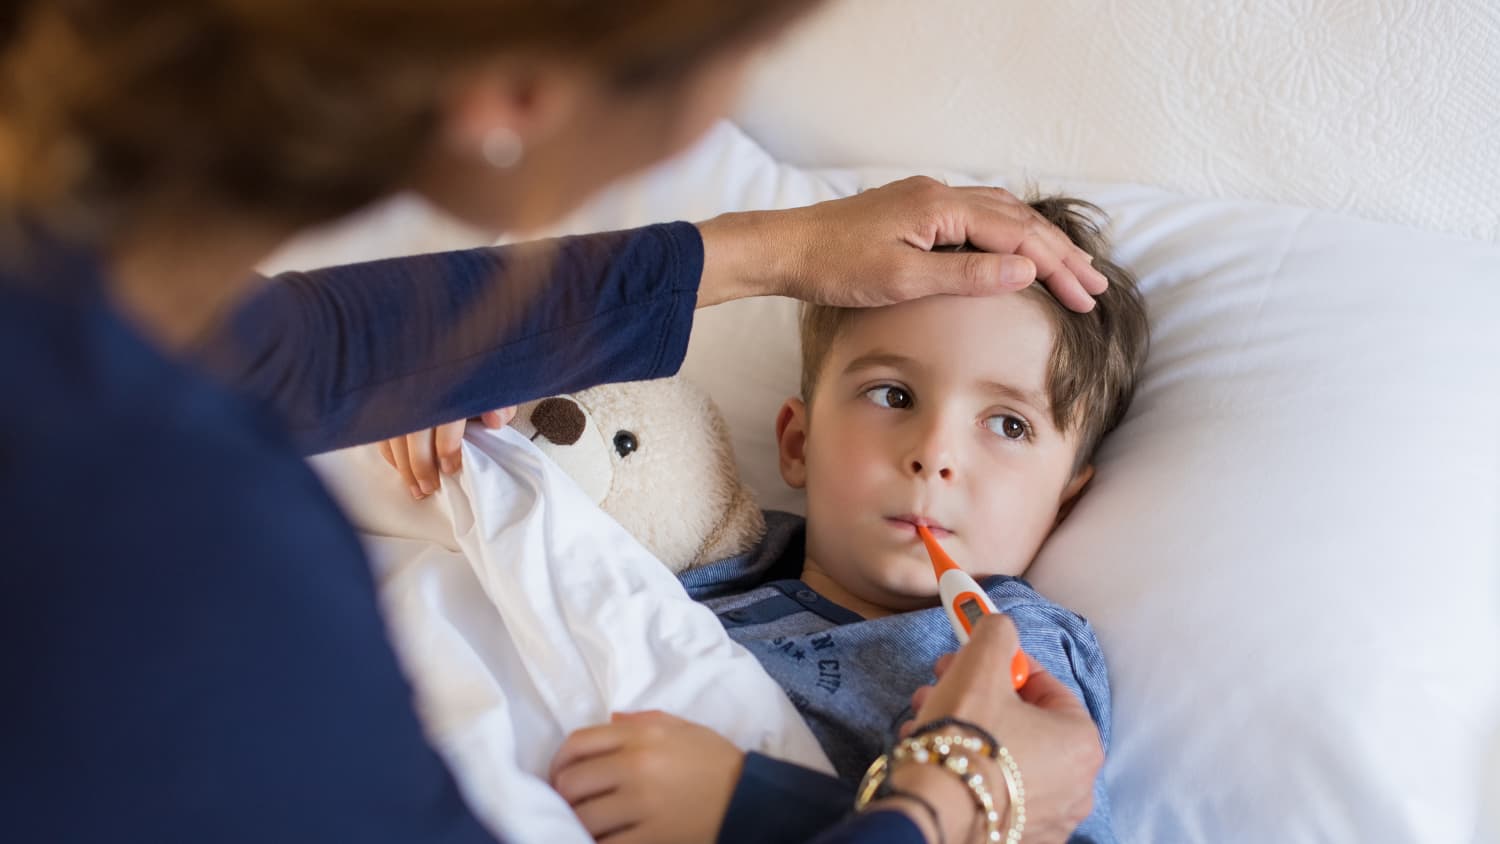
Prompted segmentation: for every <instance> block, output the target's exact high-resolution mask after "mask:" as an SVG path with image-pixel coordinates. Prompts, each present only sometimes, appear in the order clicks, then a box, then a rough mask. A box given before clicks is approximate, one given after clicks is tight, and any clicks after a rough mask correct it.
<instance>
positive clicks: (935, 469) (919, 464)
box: [910, 458, 953, 481]
mask: <svg viewBox="0 0 1500 844" xmlns="http://www.w3.org/2000/svg"><path fill="white" fill-rule="evenodd" d="M948 462H949V461H946V460H942V459H932V458H928V459H927V460H926V461H925V462H924V461H923V460H920V459H917V458H913V459H912V461H911V463H910V468H911V473H912V474H913V475H916V476H917V477H919V478H920V477H924V476H927V475H937V476H938V477H939V478H941V479H943V480H945V481H946V480H948V479H949V478H951V477H953V469H952V468H951V467H950V466H948Z"/></svg>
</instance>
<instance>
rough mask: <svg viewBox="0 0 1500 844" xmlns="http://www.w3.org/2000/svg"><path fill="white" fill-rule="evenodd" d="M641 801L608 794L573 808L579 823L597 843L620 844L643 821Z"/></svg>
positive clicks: (616, 794) (617, 794)
mask: <svg viewBox="0 0 1500 844" xmlns="http://www.w3.org/2000/svg"><path fill="white" fill-rule="evenodd" d="M641 808H642V807H641V801H640V800H637V799H634V798H632V797H628V796H626V795H622V794H619V793H618V792H616V793H614V794H606V795H604V796H602V797H595V798H594V799H592V800H587V801H584V802H583V803H582V804H580V805H577V806H574V807H573V814H574V815H577V816H578V822H579V823H581V824H583V828H584V829H587V830H588V831H589V834H590V835H592V836H594V840H595V841H599V842H603V841H606V840H607V841H611V842H618V841H621V840H628V839H627V838H623V836H626V835H628V834H629V833H630V831H631V830H632V829H634V828H636V826H637V825H638V824H640V822H641V821H642V820H643V818H642V817H641Z"/></svg>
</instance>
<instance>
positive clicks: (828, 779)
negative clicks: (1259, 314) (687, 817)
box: [718, 752, 854, 844]
mask: <svg viewBox="0 0 1500 844" xmlns="http://www.w3.org/2000/svg"><path fill="white" fill-rule="evenodd" d="M853 805H854V792H853V791H851V790H850V789H849V787H848V786H846V785H844V784H843V783H842V782H840V781H839V779H838V778H837V777H832V776H829V775H828V774H823V773H819V772H817V771H814V770H811V769H808V768H804V767H802V766H801V765H795V764H793V763H791V762H785V761H782V760H780V759H772V758H771V757H769V756H762V755H761V754H759V753H753V752H752V753H746V754H745V765H744V768H742V769H741V771H740V779H739V782H737V783H735V786H734V794H733V795H732V796H731V797H730V798H729V808H728V809H727V810H725V812H724V823H723V825H722V826H720V827H719V837H718V842H719V844H754V842H763V841H772V842H779V841H808V840H810V839H812V838H813V837H814V836H816V835H817V834H818V833H819V832H822V831H823V830H825V829H828V828H829V827H832V826H833V825H834V824H836V823H838V822H839V821H840V820H841V819H843V817H844V816H845V815H848V814H849V812H850V809H851V807H853Z"/></svg>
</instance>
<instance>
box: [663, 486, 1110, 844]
mask: <svg viewBox="0 0 1500 844" xmlns="http://www.w3.org/2000/svg"><path fill="white" fill-rule="evenodd" d="M766 527H767V531H766V535H765V537H764V538H763V539H762V540H761V542H760V543H759V544H758V545H757V546H756V547H755V548H753V549H751V550H750V551H748V552H746V553H745V554H742V555H740V556H737V557H732V558H730V559H727V560H721V561H718V562H716V563H712V564H710V565H707V566H703V567H701V568H697V569H691V570H689V571H687V572H684V573H683V574H682V581H683V584H684V585H685V586H686V587H687V589H688V593H689V594H691V595H692V596H693V597H695V598H697V599H699V600H701V601H703V602H704V603H705V604H707V605H708V606H709V608H711V609H712V610H713V611H714V612H715V613H716V614H717V615H718V616H719V620H720V621H721V622H723V624H724V626H725V628H726V629H728V631H729V635H730V636H731V637H732V638H734V639H735V641H737V642H739V643H740V644H741V645H744V646H745V647H746V648H747V649H749V650H750V652H751V653H753V654H755V656H756V658H757V659H759V660H760V663H761V665H763V666H764V667H765V669H766V671H768V672H769V673H770V674H771V676H772V677H774V678H775V679H776V681H777V682H778V683H780V684H781V686H782V688H784V689H785V690H786V692H787V695H788V696H789V697H790V698H791V700H792V702H793V703H794V704H796V706H797V709H798V711H800V712H801V713H802V716H803V717H804V718H805V719H806V720H807V723H808V725H809V726H810V727H811V728H812V730H813V733H814V734H815V735H816V736H817V737H818V741H819V743H820V744H822V746H823V750H824V751H825V752H827V754H828V757H829V759H830V760H831V761H832V762H833V764H834V768H835V769H836V770H837V771H838V778H839V780H840V781H841V785H842V787H841V788H835V787H833V786H832V785H831V784H827V783H819V782H817V779H818V778H817V777H816V776H806V775H804V774H801V773H798V774H790V773H787V770H786V769H788V768H792V767H793V766H790V765H778V764H777V763H776V762H774V761H773V760H767V759H765V758H764V757H757V756H753V755H752V757H751V758H750V759H749V760H747V763H746V773H745V775H744V776H742V778H741V782H740V785H739V787H738V789H737V792H736V794H735V797H734V801H733V803H732V804H731V807H730V812H729V816H728V817H727V818H726V822H725V824H724V828H723V830H722V831H721V839H720V840H721V841H724V840H756V839H760V840H765V839H764V838H761V833H762V831H763V829H762V826H763V825H762V823H761V822H760V821H759V820H757V819H758V818H760V817H763V816H765V815H767V814H772V813H771V812H769V811H768V810H767V806H766V805H765V804H771V803H779V804H781V805H780V810H779V811H780V817H781V820H780V821H779V822H780V823H784V824H788V825H792V826H796V825H797V824H799V823H801V822H802V821H799V820H798V819H797V818H796V815H795V812H796V811H798V810H801V809H802V808H804V807H805V808H806V810H807V811H808V812H809V813H810V814H809V818H808V819H807V823H808V826H814V827H815V826H816V824H818V823H827V822H829V821H831V820H836V819H837V818H838V817H840V816H841V814H842V813H843V812H845V811H847V810H848V808H849V807H850V804H851V802H852V797H851V795H852V794H853V788H854V786H855V785H857V784H858V782H859V780H860V778H861V777H862V776H863V775H864V772H865V770H866V768H868V767H869V765H870V763H871V762H872V761H873V760H874V759H875V758H876V757H877V756H879V755H880V754H881V753H883V752H885V750H886V749H887V748H888V747H889V746H890V744H891V743H892V742H893V741H894V739H895V737H896V731H897V729H898V728H899V727H900V725H901V723H902V722H904V721H906V720H908V719H910V718H911V717H912V715H913V714H914V713H913V712H912V710H911V695H912V692H914V691H916V689H917V688H918V687H920V686H923V685H926V684H928V683H930V682H932V666H933V663H934V662H936V661H937V658H938V657H939V656H942V655H943V654H945V653H949V652H951V651H954V650H957V648H958V639H957V637H956V636H955V635H954V633H953V629H952V627H951V626H950V624H949V622H948V616H947V614H946V613H945V612H944V610H943V609H942V608H941V607H933V608H931V609H925V610H918V611H915V612H905V613H898V614H895V615H890V616H885V617H883V618H875V619H864V618H862V617H861V616H859V615H858V614H856V613H854V612H852V611H850V610H848V609H845V608H844V607H841V606H839V605H837V604H835V603H833V602H832V601H829V600H828V599H826V598H824V597H822V596H821V595H819V594H818V593H817V592H815V591H814V590H812V589H811V588H809V587H808V586H807V585H806V584H805V583H803V582H802V581H801V580H800V579H799V578H800V577H801V574H802V565H803V561H804V559H805V556H806V555H805V542H806V526H805V523H804V521H803V520H802V519H801V518H800V517H798V516H793V515H791V514H788V513H779V512H774V511H773V512H768V513H767V514H766ZM980 585H981V586H982V587H983V588H984V590H985V593H986V594H987V595H988V596H989V598H990V600H991V601H992V602H993V603H994V604H995V608H996V609H997V610H999V611H1000V612H1003V613H1006V614H1007V615H1009V616H1010V617H1011V619H1012V620H1014V621H1015V624H1016V629H1017V631H1018V632H1019V634H1020V638H1021V646H1022V647H1023V648H1025V650H1026V652H1027V653H1028V654H1030V655H1031V657H1032V658H1033V659H1035V660H1036V661H1037V662H1038V663H1040V664H1041V665H1042V667H1044V668H1046V669H1047V671H1048V673H1050V674H1052V675H1053V676H1054V677H1056V678H1057V679H1058V680H1059V681H1061V682H1062V683H1063V684H1064V685H1066V686H1067V687H1068V688H1069V689H1071V690H1072V691H1073V693H1074V694H1075V695H1077V696H1078V697H1079V699H1080V700H1082V701H1083V703H1084V705H1085V706H1086V707H1087V708H1088V711H1089V714H1090V715H1091V716H1092V717H1093V719H1094V723H1095V724H1096V725H1097V726H1098V728H1099V735H1100V739H1101V741H1102V743H1103V745H1104V747H1105V749H1106V751H1107V750H1108V748H1109V739H1110V708H1109V677H1108V674H1107V672H1106V670H1105V665H1104V656H1103V653H1102V652H1101V650H1100V648H1099V642H1098V640H1097V639H1095V637H1094V632H1093V630H1092V628H1090V626H1089V624H1088V622H1087V621H1085V620H1084V619H1083V618H1082V617H1081V616H1079V615H1077V614H1076V613H1073V612H1071V611H1069V610H1067V609H1065V608H1063V607H1061V606H1059V605H1057V604H1055V603H1053V602H1052V601H1049V600H1047V599H1046V598H1044V597H1042V596H1041V595H1040V594H1038V593H1037V592H1036V590H1034V589H1032V588H1031V586H1030V585H1029V584H1027V583H1026V582H1025V581H1024V580H1022V579H1021V578H1017V577H1005V576H992V577H987V578H983V579H982V580H981V581H980ZM996 670H997V671H1009V665H1004V666H996ZM1002 740H1003V737H1002ZM1022 773H1023V775H1024V773H1025V772H1024V771H1023V772H1022ZM792 777H796V782H797V785H796V786H795V787H785V786H781V785H776V784H777V783H778V782H780V781H782V780H787V779H790V778H792ZM789 804H800V805H789ZM835 804H836V805H835ZM799 828H800V827H799ZM1072 840H1073V841H1075V842H1084V841H1087V842H1096V844H1104V842H1113V841H1114V840H1115V837H1114V833H1113V831H1112V829H1111V827H1110V812H1109V798H1108V795H1107V794H1106V792H1105V790H1104V777H1103V774H1102V772H1101V774H1100V776H1099V778H1098V780H1097V781H1096V782H1095V784H1094V808H1093V812H1092V813H1091V814H1090V815H1089V817H1088V818H1087V819H1086V820H1085V821H1084V822H1083V823H1082V824H1081V825H1080V826H1079V827H1078V829H1077V831H1076V832H1075V833H1074V836H1073V839H1072Z"/></svg>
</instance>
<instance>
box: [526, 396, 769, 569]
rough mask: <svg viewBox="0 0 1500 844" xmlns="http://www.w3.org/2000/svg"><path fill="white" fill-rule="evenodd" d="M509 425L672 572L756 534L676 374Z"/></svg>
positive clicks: (705, 417)
mask: <svg viewBox="0 0 1500 844" xmlns="http://www.w3.org/2000/svg"><path fill="white" fill-rule="evenodd" d="M510 424H511V425H512V426H513V427H515V429H516V430H517V431H519V432H520V433H521V434H522V435H524V436H526V437H527V438H529V439H530V440H531V441H532V443H534V444H535V445H536V446H537V448H539V449H540V450H541V451H542V452H543V453H545V454H546V455H547V456H548V457H550V458H551V459H552V460H553V461H554V462H556V463H557V464H558V466H560V467H561V468H562V469H563V471H564V472H566V473H567V474H568V476H569V477H571V478H572V479H573V480H574V481H575V482H577V484H578V486H579V487H581V488H582V489H583V490H584V492H586V493H587V494H588V495H589V497H590V498H592V499H593V500H594V501H595V502H597V503H598V504H599V506H600V508H601V509H603V510H604V511H605V512H606V513H608V514H609V515H610V516H612V517H614V519H615V521H617V522H619V523H620V525H621V526H622V527H624V528H625V530H626V531H628V532H629V533H630V534H631V535H632V536H634V537H635V538H636V539H638V540H639V541H640V542H641V544H642V545H644V546H645V547H646V548H647V549H648V550H650V551H651V552H652V553H653V554H655V555H656V557H657V558H658V559H660V560H661V561H662V563H664V564H665V565H666V566H667V568H668V569H670V570H671V571H673V572H674V573H680V572H682V571H685V570H687V569H689V568H692V567H694V566H699V565H703V564H705V563H710V562H713V561H715V560H720V559H724V558H726V557H732V556H735V555H737V554H741V553H744V552H745V551H747V550H749V549H750V548H751V547H753V546H754V545H755V543H756V542H757V541H758V540H759V539H760V537H761V536H762V535H763V534H764V533H765V517H764V516H763V515H762V513H761V510H760V507H759V506H758V504H757V502H756V500H755V496H754V494H753V493H752V492H751V491H750V489H749V488H748V487H747V486H746V485H745V484H744V483H743V482H742V481H741V480H740V476H739V472H738V470H737V469H736V467H735V460H734V449H733V447H732V446H731V445H730V442H729V427H728V425H727V424H725V422H724V417H723V416H722V415H721V414H720V413H719V409H718V408H717V407H716V406H715V405H714V403H713V401H712V400H710V399H709V397H708V395H707V394H706V393H704V392H703V391H702V390H701V389H699V388H698V387H696V386H694V385H693V384H692V383H691V382H689V381H687V380H686V379H684V378H682V377H681V376H672V377H669V378H660V379H656V380H652V381H629V382H624V383H619V384H604V385H601V386H598V387H591V388H589V389H587V390H582V391H579V392H576V393H570V394H567V395H559V396H551V397H549V398H544V399H540V400H538V401H533V402H528V403H527V404H523V405H521V406H520V407H519V408H517V411H516V415H515V418H514V419H512V420H511V422H510Z"/></svg>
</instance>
